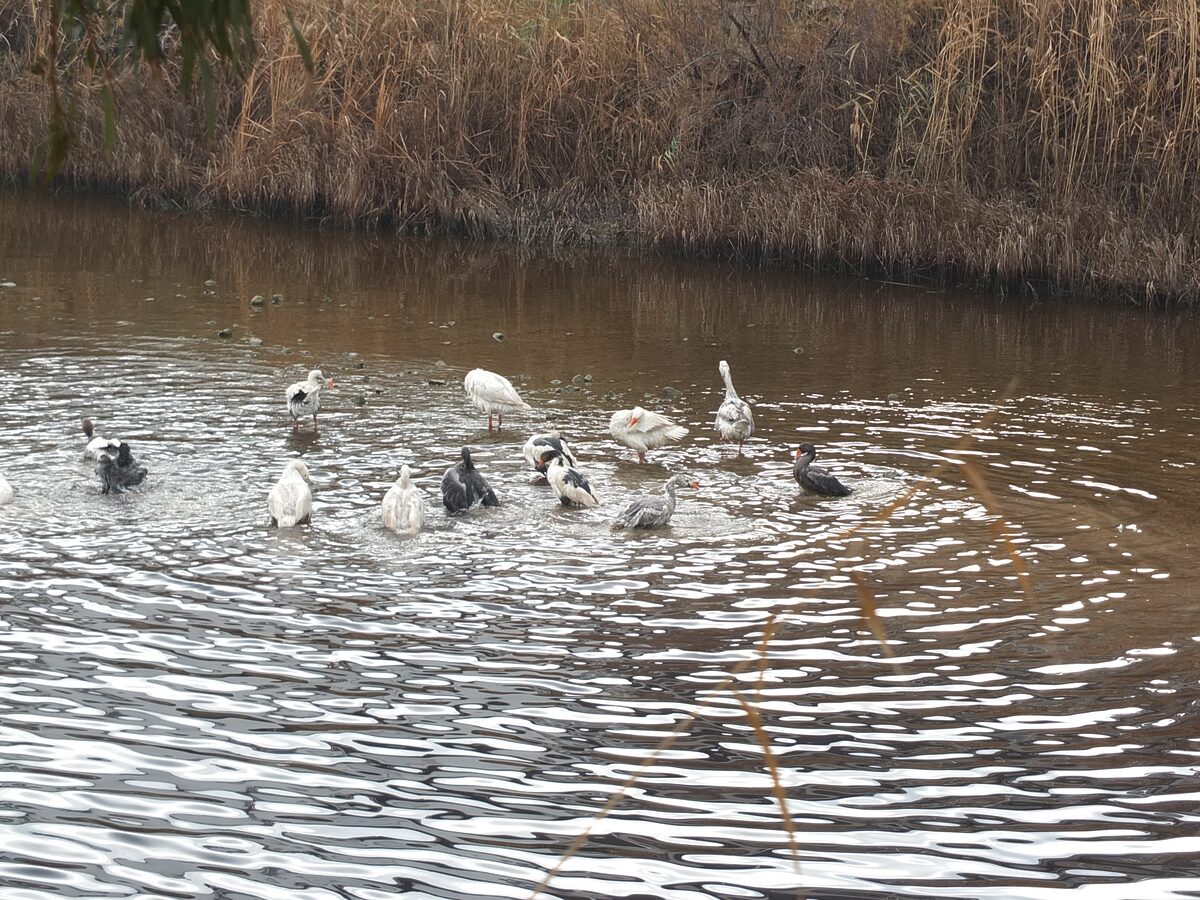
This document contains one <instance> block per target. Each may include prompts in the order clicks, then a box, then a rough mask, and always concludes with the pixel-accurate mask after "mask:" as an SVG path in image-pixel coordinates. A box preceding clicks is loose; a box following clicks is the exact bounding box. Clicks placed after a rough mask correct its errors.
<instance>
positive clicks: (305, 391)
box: [283, 369, 333, 434]
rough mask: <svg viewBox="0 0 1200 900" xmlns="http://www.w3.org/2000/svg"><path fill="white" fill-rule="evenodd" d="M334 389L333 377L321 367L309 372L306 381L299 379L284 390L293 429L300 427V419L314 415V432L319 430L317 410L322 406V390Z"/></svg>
mask: <svg viewBox="0 0 1200 900" xmlns="http://www.w3.org/2000/svg"><path fill="white" fill-rule="evenodd" d="M323 388H329V389H330V390H332V389H333V379H332V378H327V377H325V373H324V372H322V371H321V370H320V369H313V370H312V371H311V372H309V373H308V378H307V379H306V380H305V381H297V382H296V383H295V384H293V385H292V386H291V387H289V388H288V389H287V390H286V391H284V392H283V396H284V398H285V399H286V400H287V408H288V412H289V413H290V414H291V416H292V431H293V432H295V431H296V430H298V429H299V428H300V420H301V419H303V418H304V417H305V416H312V423H313V433H314V434H315V433H316V431H317V410H319V409H320V408H321V390H322V389H323Z"/></svg>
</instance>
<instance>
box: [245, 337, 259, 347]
mask: <svg viewBox="0 0 1200 900" xmlns="http://www.w3.org/2000/svg"><path fill="white" fill-rule="evenodd" d="M246 343H247V344H249V345H250V346H251V347H261V346H262V338H260V337H248V338H246Z"/></svg>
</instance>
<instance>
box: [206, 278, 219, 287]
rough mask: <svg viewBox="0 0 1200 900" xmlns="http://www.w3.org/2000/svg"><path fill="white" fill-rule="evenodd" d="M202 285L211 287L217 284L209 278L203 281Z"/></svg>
mask: <svg viewBox="0 0 1200 900" xmlns="http://www.w3.org/2000/svg"><path fill="white" fill-rule="evenodd" d="M204 286H205V287H208V288H213V287H216V286H217V283H216V282H215V281H213V280H212V279H211V278H210V279H208V280H207V281H206V282H204Z"/></svg>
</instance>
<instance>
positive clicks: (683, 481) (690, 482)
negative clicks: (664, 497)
mask: <svg viewBox="0 0 1200 900" xmlns="http://www.w3.org/2000/svg"><path fill="white" fill-rule="evenodd" d="M667 484H669V485H671V486H672V487H685V488H691V489H692V490H697V489H699V487H700V482H698V481H697V480H696V479H695V478H693V477H692V476H691V475H684V474H683V473H680V474H678V475H672V476H671V480H670V481H668V482H667Z"/></svg>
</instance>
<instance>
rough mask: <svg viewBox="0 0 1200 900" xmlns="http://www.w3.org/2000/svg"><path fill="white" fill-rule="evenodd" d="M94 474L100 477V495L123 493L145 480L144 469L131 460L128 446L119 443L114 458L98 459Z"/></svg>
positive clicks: (103, 457) (131, 456) (131, 455)
mask: <svg viewBox="0 0 1200 900" xmlns="http://www.w3.org/2000/svg"><path fill="white" fill-rule="evenodd" d="M96 474H97V475H99V476H100V493H102V494H109V493H112V492H113V491H116V492H117V493H124V492H125V491H127V490H129V488H131V487H134V486H135V485H139V484H141V483H142V482H143V481H145V480H146V467H145V466H143V465H141V464H140V463H138V462H137V460H135V459H134V458H133V454H132V453H131V452H130V451H129V445H128V444H127V443H125V442H124V441H121V443H120V446H118V447H117V455H116V457H115V458H114V457H112V456H107V455H105V456H101V457H100V465H98V466H96Z"/></svg>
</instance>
